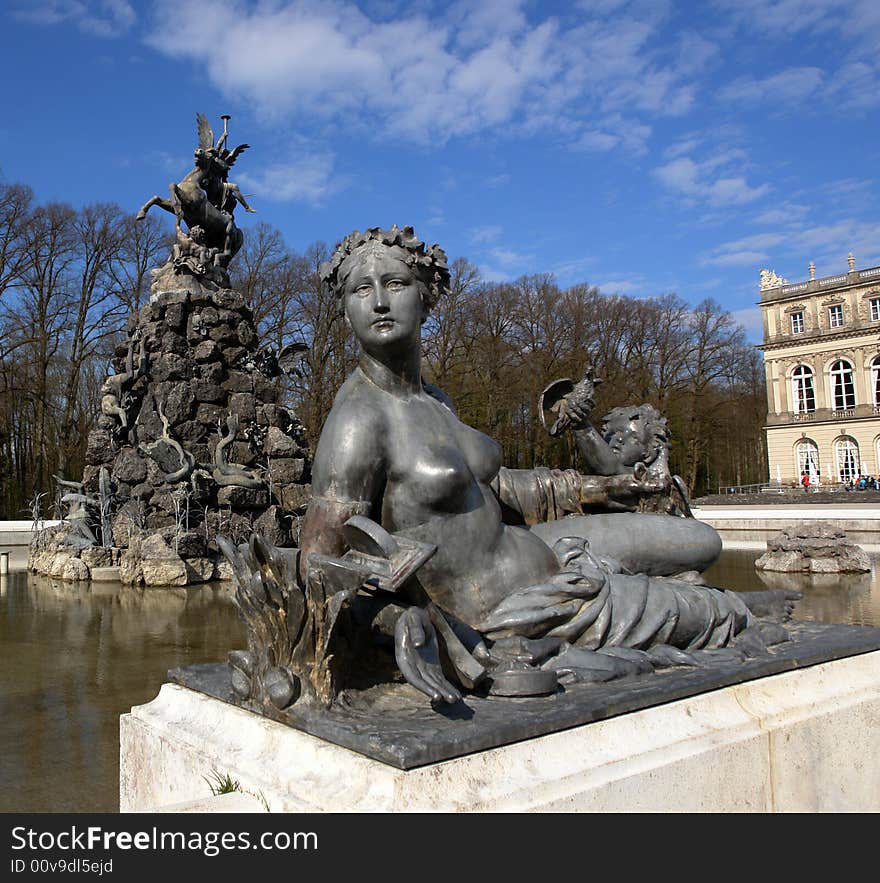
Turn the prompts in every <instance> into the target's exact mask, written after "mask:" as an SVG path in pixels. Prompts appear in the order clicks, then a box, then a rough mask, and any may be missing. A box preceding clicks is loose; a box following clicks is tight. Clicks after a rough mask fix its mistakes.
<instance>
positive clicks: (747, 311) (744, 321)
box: [730, 307, 764, 340]
mask: <svg viewBox="0 0 880 883" xmlns="http://www.w3.org/2000/svg"><path fill="white" fill-rule="evenodd" d="M730 315H731V316H732V317H733V321H734V322H736V324H737V325H741V326H742V327H743V328H744V329H745V331H746V334H747V335H748V337H749V339H750V340H759V339H762V338H763V337H764V320H763V318H762V316H761V308H760V307H745V308H743V309H741V310H734V311H733V312H732V313H731V314H730Z"/></svg>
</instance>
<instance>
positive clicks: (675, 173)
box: [654, 156, 771, 207]
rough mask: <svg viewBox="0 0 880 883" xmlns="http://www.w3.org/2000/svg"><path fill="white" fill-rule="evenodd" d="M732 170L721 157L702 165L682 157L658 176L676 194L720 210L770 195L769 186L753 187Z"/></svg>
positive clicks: (660, 171)
mask: <svg viewBox="0 0 880 883" xmlns="http://www.w3.org/2000/svg"><path fill="white" fill-rule="evenodd" d="M729 158H730V159H732V158H733V157H732V156H729ZM729 168H730V163H729V161H728V162H725V161H722V159H721V158H720V157H717V156H716V157H710V158H708V159H705V160H702V161H697V160H694V159H692V158H691V157H689V156H679V157H677V158H676V159H673V160H670V161H669V162H667V163H665V164H664V165H661V166H658V167H657V168H656V169H655V170H654V174H655V175H656V177H657V178H658V180H659V181H660V182H661V183H662V184H663V185H664V186H665V187H667V188H668V189H669V190H672V191H673V192H674V193H677V194H679V195H681V196H683V197H685V198H687V199H688V200H691V201H693V202H706V203H708V204H709V205H711V206H716V207H721V206H738V205H746V204H747V203H751V202H754V201H755V200H756V199H760V198H761V197H763V196H766V195H767V194H768V193H769V192H770V190H771V187H770V185H769V184H758V185H752V184H750V183H749V182H748V181H747V180H746V178H745V176H744V175H741V174H735V173H732V172H730V171H729Z"/></svg>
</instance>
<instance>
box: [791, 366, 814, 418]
mask: <svg viewBox="0 0 880 883" xmlns="http://www.w3.org/2000/svg"><path fill="white" fill-rule="evenodd" d="M791 401H792V407H793V410H794V412H795V414H808V413H810V412H812V411H815V410H816V391H815V389H814V388H813V371H812V369H810V368H808V367H807V366H806V365H798V366H797V368H795V369H794V371H792V372H791Z"/></svg>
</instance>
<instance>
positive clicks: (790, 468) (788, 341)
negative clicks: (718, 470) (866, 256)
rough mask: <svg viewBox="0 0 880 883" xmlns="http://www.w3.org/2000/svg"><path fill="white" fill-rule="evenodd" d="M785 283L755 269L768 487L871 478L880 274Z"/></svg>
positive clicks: (877, 414)
mask: <svg viewBox="0 0 880 883" xmlns="http://www.w3.org/2000/svg"><path fill="white" fill-rule="evenodd" d="M848 262H849V271H848V272H847V273H841V274H840V275H837V276H825V277H823V278H819V279H817V278H816V268H815V267H814V265H813V264H812V263H811V264H810V278H809V279H808V280H807V281H806V282H796V283H789V282H788V281H787V280H785V279H781V278H780V277H778V276H777V275H776V274H775V273H773V272H772V271H769V270H761V300H760V301H759V306H760V307H761V312H762V316H763V321H764V343H763V345H762V346H760V347H759V349H761V350H763V352H764V368H765V371H766V375H767V411H768V414H767V425H766V426H765V430H766V432H767V453H768V459H769V463H770V481H771V482H778V481H781V482H783V483H791V482H799V481H801V477H802V476H803V475H804V473H806V474H807V475H808V476H809V478H810V482H811V484H813V485H820V484H821V485H826V486H827V485H829V484H838V483H840V482H848V481H850V480H854V479H857V478H858V477H859V475H874V476H877V475H880V267H870V268H868V269H864V270H857V269H856V266H855V258H854V257H853V255H852V254H850V255H849V257H848Z"/></svg>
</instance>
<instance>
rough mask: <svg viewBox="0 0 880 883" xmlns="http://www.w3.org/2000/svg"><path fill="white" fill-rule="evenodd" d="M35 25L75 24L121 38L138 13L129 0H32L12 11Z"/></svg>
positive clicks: (17, 17) (20, 4)
mask: <svg viewBox="0 0 880 883" xmlns="http://www.w3.org/2000/svg"><path fill="white" fill-rule="evenodd" d="M9 12H10V15H12V17H13V18H16V19H18V20H19V21H24V22H29V23H30V24H34V25H69V24H73V25H75V26H76V27H78V28H79V29H80V30H81V31H84V32H86V33H89V34H93V35H94V36H96V37H106V38H112V37H119V36H121V35H122V34H125V33H127V32H128V31H129V30H131V28H132V26H133V25H134V23H135V21H136V19H137V14H136V13H135V11H134V7H133V6H132V4H131V3H129V2H128V0H29V2H24V3H16V4H15V5H14V6H13V7H12V9H10V10H9Z"/></svg>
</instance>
